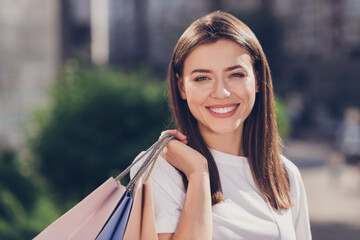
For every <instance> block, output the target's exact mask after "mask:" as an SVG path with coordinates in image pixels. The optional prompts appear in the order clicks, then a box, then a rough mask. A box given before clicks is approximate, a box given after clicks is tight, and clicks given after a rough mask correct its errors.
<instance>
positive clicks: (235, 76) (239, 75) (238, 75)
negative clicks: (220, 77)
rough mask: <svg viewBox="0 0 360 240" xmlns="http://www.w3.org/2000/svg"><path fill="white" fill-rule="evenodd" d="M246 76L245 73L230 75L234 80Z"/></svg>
mask: <svg viewBox="0 0 360 240" xmlns="http://www.w3.org/2000/svg"><path fill="white" fill-rule="evenodd" d="M245 76H246V75H245V74H244V73H233V74H231V75H230V77H234V78H243V77H245Z"/></svg>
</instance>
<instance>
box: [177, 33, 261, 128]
mask: <svg viewBox="0 0 360 240" xmlns="http://www.w3.org/2000/svg"><path fill="white" fill-rule="evenodd" d="M178 87H179V90H180V94H181V97H182V98H183V99H184V100H186V101H187V103H188V106H189V108H190V111H191V113H192V114H193V115H194V117H195V118H196V119H197V121H198V125H199V130H200V132H201V133H202V134H206V133H210V132H211V133H217V134H226V133H238V134H241V132H242V127H243V123H244V121H245V119H246V118H247V117H248V116H249V114H250V112H251V110H252V108H253V106H254V103H255V93H256V92H257V87H256V80H255V74H254V69H253V64H252V60H251V56H250V54H249V53H248V51H247V50H246V49H245V48H243V47H241V46H240V45H238V44H237V43H235V42H233V41H231V40H227V39H220V40H218V41H216V42H215V43H210V44H202V45H199V46H198V47H196V48H195V49H194V50H193V51H192V52H190V54H189V55H188V56H187V58H186V59H185V62H184V71H183V75H182V78H179V81H178ZM209 131H210V132H209Z"/></svg>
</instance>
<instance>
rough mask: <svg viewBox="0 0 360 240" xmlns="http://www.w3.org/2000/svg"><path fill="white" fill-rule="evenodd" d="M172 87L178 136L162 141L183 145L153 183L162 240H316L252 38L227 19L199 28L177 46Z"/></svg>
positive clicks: (204, 21)
mask: <svg viewBox="0 0 360 240" xmlns="http://www.w3.org/2000/svg"><path fill="white" fill-rule="evenodd" d="M168 84H169V95H170V104H171V108H172V111H173V114H174V117H175V120H176V123H177V126H178V129H179V131H177V130H168V131H165V132H167V133H171V134H173V135H175V136H176V138H177V140H173V141H171V142H170V143H169V144H168V146H167V147H166V149H165V150H164V151H163V154H162V156H161V157H160V158H159V159H158V161H157V163H156V165H155V168H154V170H153V172H152V174H151V180H152V189H153V198H154V209H155V218H156V230H157V233H158V237H159V240H162V239H311V233H310V226H309V217H308V208H307V202H306V194H305V190H304V186H303V183H302V179H301V176H300V173H299V171H298V169H297V168H296V166H295V165H294V164H292V163H291V162H290V161H289V160H288V159H286V158H285V157H283V156H281V155H280V149H279V145H280V144H279V141H280V139H279V137H278V132H277V126H276V117H275V110H274V99H273V89H272V80H271V75H270V69H269V66H268V62H267V60H266V57H265V54H264V52H263V50H262V48H261V46H260V43H259V41H258V40H257V38H256V37H255V35H254V34H253V33H252V31H251V30H250V29H249V28H248V27H247V26H246V25H245V24H244V23H242V22H241V21H240V20H238V19H237V18H235V17H234V16H232V15H230V14H227V13H224V12H221V11H217V12H213V13H211V14H209V15H207V16H205V17H203V18H201V19H198V20H196V21H195V22H194V23H192V24H191V25H190V26H189V28H188V29H187V30H186V31H185V32H184V34H183V35H182V36H181V37H180V39H179V41H178V43H177V45H176V46H175V49H174V52H173V54H172V58H171V61H170V65H169V72H168ZM165 132H164V133H165ZM132 170H133V171H134V170H136V167H134V169H132Z"/></svg>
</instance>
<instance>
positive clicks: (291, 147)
mask: <svg viewBox="0 0 360 240" xmlns="http://www.w3.org/2000/svg"><path fill="white" fill-rule="evenodd" d="M284 155H285V156H286V157H288V158H289V159H290V160H291V161H293V162H294V163H295V165H297V166H298V167H299V169H300V172H301V175H302V178H303V181H304V185H305V188H306V192H307V199H308V205H309V215H310V221H311V229H312V235H313V239H314V240H323V239H324V240H335V239H339V240H340V239H341V240H360V166H353V165H347V164H345V161H344V156H343V155H342V154H341V153H339V152H337V151H336V150H335V149H334V148H333V147H332V146H331V145H330V144H328V143H322V142H309V141H289V142H287V143H286V144H285V151H284Z"/></svg>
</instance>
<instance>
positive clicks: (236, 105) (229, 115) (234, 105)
mask: <svg viewBox="0 0 360 240" xmlns="http://www.w3.org/2000/svg"><path fill="white" fill-rule="evenodd" d="M239 105H240V104H239V103H228V104H216V105H211V106H206V109H207V110H208V111H209V113H210V114H211V115H212V116H213V117H216V118H229V117H231V116H233V115H234V114H235V112H236V110H237V109H238V107H239ZM228 107H234V109H233V110H231V111H230V112H226V113H216V112H214V111H212V110H210V108H228Z"/></svg>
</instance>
